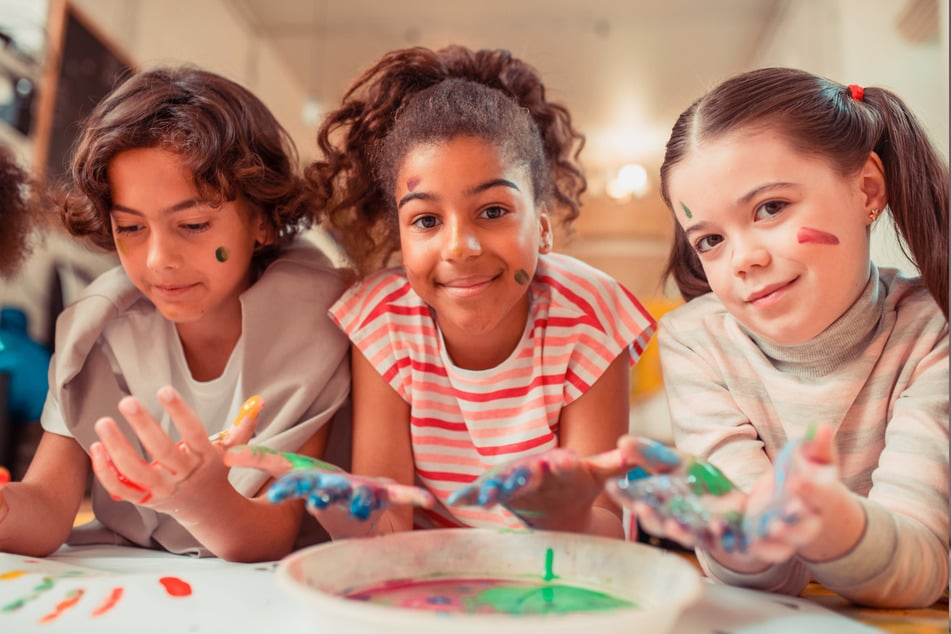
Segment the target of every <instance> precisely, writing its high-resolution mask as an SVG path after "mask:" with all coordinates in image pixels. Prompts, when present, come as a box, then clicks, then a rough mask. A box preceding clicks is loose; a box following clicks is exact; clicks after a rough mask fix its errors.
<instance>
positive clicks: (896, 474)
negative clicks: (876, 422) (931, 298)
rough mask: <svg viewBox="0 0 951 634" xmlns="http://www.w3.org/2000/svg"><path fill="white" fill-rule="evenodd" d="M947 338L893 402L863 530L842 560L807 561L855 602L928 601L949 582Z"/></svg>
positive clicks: (823, 580) (904, 603)
mask: <svg viewBox="0 0 951 634" xmlns="http://www.w3.org/2000/svg"><path fill="white" fill-rule="evenodd" d="M948 381H949V376H948V338H947V328H946V327H945V329H944V331H943V335H942V336H941V337H940V338H939V339H938V343H937V345H935V346H934V348H933V349H932V350H931V351H930V352H929V353H928V354H927V355H926V356H925V357H924V358H923V359H922V360H921V361H920V362H918V363H917V364H916V365H915V367H914V370H913V372H912V379H911V382H910V383H909V384H908V385H907V386H906V388H905V389H904V390H903V391H902V393H901V394H900V395H899V396H898V398H897V399H895V401H894V406H893V409H892V414H891V417H890V418H889V420H888V423H887V427H886V429H885V448H884V450H882V452H881V456H880V458H879V462H878V466H877V468H876V469H875V471H874V472H873V473H872V488H871V490H870V491H869V494H868V499H867V500H862V504H863V506H864V508H865V513H866V518H867V524H866V531H865V534H864V536H863V538H862V539H861V540H860V541H859V543H858V544H857V545H856V546H855V548H853V549H852V550H851V551H850V552H849V553H847V554H846V555H845V556H844V557H840V558H838V559H836V560H833V561H828V562H822V563H812V564H811V565H810V566H809V568H810V570H811V572H812V574H813V576H814V577H815V578H816V580H817V581H819V582H820V583H822V584H823V585H825V586H826V587H828V588H830V589H832V590H835V591H836V592H838V593H839V594H841V595H842V596H844V597H846V598H848V599H850V600H851V601H855V602H857V603H865V604H871V605H876V606H901V607H909V606H927V605H931V604H932V603H934V602H935V601H936V600H937V599H938V598H939V597H940V596H941V594H942V593H943V592H944V591H946V590H947V585H948V563H949V561H948V495H949V490H948V482H949V481H948V475H949V472H948V442H949V438H948V415H949V411H948Z"/></svg>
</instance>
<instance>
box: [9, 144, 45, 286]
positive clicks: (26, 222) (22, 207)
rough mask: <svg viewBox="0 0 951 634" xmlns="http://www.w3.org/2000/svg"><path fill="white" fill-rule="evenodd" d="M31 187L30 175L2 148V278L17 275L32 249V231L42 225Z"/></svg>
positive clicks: (11, 153)
mask: <svg viewBox="0 0 951 634" xmlns="http://www.w3.org/2000/svg"><path fill="white" fill-rule="evenodd" d="M32 187H33V183H32V181H31V179H30V176H29V174H28V173H27V171H26V170H25V169H23V168H22V167H21V166H20V164H19V163H17V160H16V157H14V155H13V152H12V151H10V149H9V148H7V147H6V146H3V145H0V205H2V208H0V218H3V230H2V231H0V277H9V276H11V275H13V274H14V273H16V271H17V269H18V268H19V267H20V264H21V263H22V262H23V260H24V259H25V258H26V256H28V255H29V254H30V251H31V249H32V241H31V238H32V236H33V230H34V228H36V227H37V225H38V224H39V223H38V220H39V217H38V210H37V208H36V205H34V201H35V198H34V196H33V193H32V191H33V190H32Z"/></svg>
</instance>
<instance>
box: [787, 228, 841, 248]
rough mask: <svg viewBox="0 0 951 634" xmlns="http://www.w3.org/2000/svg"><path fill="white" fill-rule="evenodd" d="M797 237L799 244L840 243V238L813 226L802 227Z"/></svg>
mask: <svg viewBox="0 0 951 634" xmlns="http://www.w3.org/2000/svg"><path fill="white" fill-rule="evenodd" d="M796 237H797V238H798V239H799V244H839V239H838V238H837V237H835V236H834V235H832V234H831V233H826V232H825V231H819V230H818V229H813V228H811V227H802V228H801V229H800V230H799V233H798V234H797V235H796Z"/></svg>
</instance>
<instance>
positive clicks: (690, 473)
mask: <svg viewBox="0 0 951 634" xmlns="http://www.w3.org/2000/svg"><path fill="white" fill-rule="evenodd" d="M687 484H689V485H690V488H691V490H692V491H693V493H694V495H703V494H705V493H709V494H711V495H726V494H727V493H729V492H730V491H732V490H733V488H734V487H733V483H732V482H730V480H729V479H728V478H727V477H726V476H725V475H723V472H722V471H720V470H719V469H717V468H716V467H714V466H713V465H712V464H710V463H709V462H702V461H699V460H697V461H695V462H693V463H692V464H691V465H690V466H689V467H687Z"/></svg>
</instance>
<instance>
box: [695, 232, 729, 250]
mask: <svg viewBox="0 0 951 634" xmlns="http://www.w3.org/2000/svg"><path fill="white" fill-rule="evenodd" d="M721 242H723V236H721V235H717V234H711V235H708V236H701V237H700V238H699V239H698V240H697V241H696V242H694V243H693V248H694V250H695V251H696V252H697V253H700V254H703V253H706V252H707V251H709V250H710V249H712V248H714V247H715V246H717V245H718V244H720V243H721Z"/></svg>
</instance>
